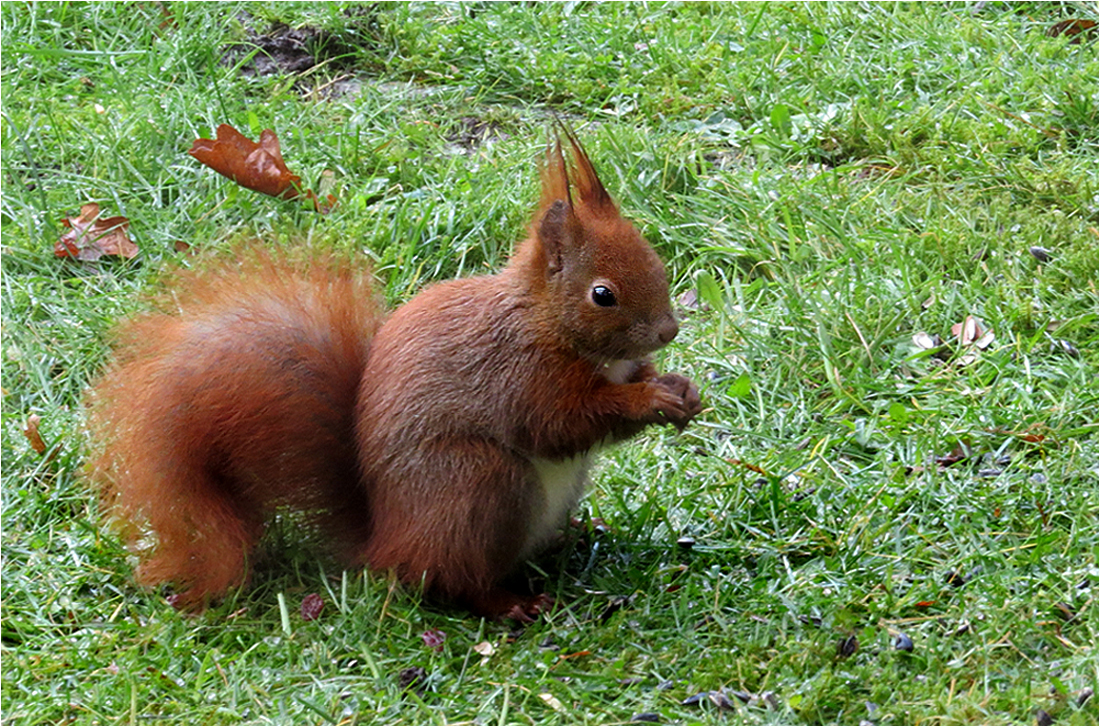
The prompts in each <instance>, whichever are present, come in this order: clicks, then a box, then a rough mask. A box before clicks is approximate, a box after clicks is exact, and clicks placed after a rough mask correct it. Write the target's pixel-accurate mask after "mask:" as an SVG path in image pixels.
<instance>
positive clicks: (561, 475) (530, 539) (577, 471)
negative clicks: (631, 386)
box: [521, 361, 642, 557]
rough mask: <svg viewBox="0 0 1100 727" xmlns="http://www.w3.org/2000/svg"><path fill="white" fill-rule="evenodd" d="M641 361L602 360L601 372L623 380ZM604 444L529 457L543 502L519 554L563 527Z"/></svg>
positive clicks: (528, 552)
mask: <svg viewBox="0 0 1100 727" xmlns="http://www.w3.org/2000/svg"><path fill="white" fill-rule="evenodd" d="M641 365H642V362H641V361H611V362H609V363H607V364H604V367H603V370H602V371H601V373H602V374H603V375H604V377H605V378H606V379H607V380H608V381H610V382H611V383H613V384H625V383H626V382H627V381H629V380H630V378H631V377H632V376H634V374H635V372H636V371H637V370H638V367H639V366H641ZM604 444H606V441H605V442H601V443H600V444H599V445H597V446H596V447H593V448H592V449H591V450H590V451H588V452H585V453H583V454H578V455H577V456H576V457H570V458H569V459H539V458H536V459H532V460H531V465H532V467H534V469H535V477H536V478H537V480H538V484H539V487H540V488H541V489H542V502H541V503H540V504H538V505H536V506H535V507H536V510H535V512H534V513H532V524H531V531H530V533H529V534H528V536H527V542H526V543H524V544H523V550H522V553H521V556H522V557H527V556H529V555H531V554H532V553H534V552H535V551H537V550H538V549H539V548H540V547H543V546H545V545H546V544H547V543H548V542H550V540H551V539H552V538H553V537H554V534H555V533H556V532H557V531H558V529H559V528H561V527H563V526H564V525H565V524H566V523H567V520H566V518H567V517H568V516H569V511H570V510H572V509H573V507H574V506H575V505H576V504H577V502H578V501H579V500H580V499H581V495H583V494H584V488H585V486H586V485H587V484H588V468H589V466H590V465H591V464H592V455H593V454H595V453H596V452H597V451H599V450H600V449H601V448H602V446H603V445H604Z"/></svg>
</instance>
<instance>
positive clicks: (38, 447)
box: [23, 414, 46, 454]
mask: <svg viewBox="0 0 1100 727" xmlns="http://www.w3.org/2000/svg"><path fill="white" fill-rule="evenodd" d="M41 421H42V417H40V416H38V415H37V414H31V415H30V416H29V417H27V426H26V427H24V428H23V436H24V437H26V438H27V441H28V442H30V443H31V449H33V450H34V451H35V452H37V453H38V454H45V453H46V443H45V442H44V441H43V440H42V435H41V434H39V433H38V424H39V422H41Z"/></svg>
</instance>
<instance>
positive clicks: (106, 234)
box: [53, 202, 138, 262]
mask: <svg viewBox="0 0 1100 727" xmlns="http://www.w3.org/2000/svg"><path fill="white" fill-rule="evenodd" d="M61 224H63V225H65V226H66V227H68V228H69V231H68V232H66V233H65V234H64V235H62V236H61V239H60V240H58V241H57V242H55V243H54V246H53V254H54V255H55V256H56V257H75V258H76V259H77V260H85V261H89V262H90V261H95V260H98V259H99V258H101V257H103V256H104V255H117V256H119V257H124V258H127V259H129V258H133V257H135V256H137V254H138V246H137V245H135V244H134V243H133V241H132V240H130V237H129V235H127V234H126V231H127V229H128V228H129V227H130V220H128V219H126V218H125V217H121V216H116V217H108V218H107V219H99V205H98V204H96V203H95V202H89V203H87V204H85V205H82V206H81V208H80V214H79V215H78V216H76V217H67V218H65V219H63V220H61Z"/></svg>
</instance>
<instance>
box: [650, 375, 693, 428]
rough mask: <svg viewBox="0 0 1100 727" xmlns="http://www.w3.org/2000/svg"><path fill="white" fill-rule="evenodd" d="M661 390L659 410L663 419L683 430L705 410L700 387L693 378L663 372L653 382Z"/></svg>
mask: <svg viewBox="0 0 1100 727" xmlns="http://www.w3.org/2000/svg"><path fill="white" fill-rule="evenodd" d="M653 383H654V384H656V385H657V387H658V388H659V389H660V390H661V394H660V396H659V400H660V403H659V404H658V405H657V407H656V408H657V411H658V412H659V413H660V414H661V415H662V417H663V421H665V422H667V423H669V424H672V425H674V426H675V427H676V428H677V429H679V430H681V431H683V429H684V427H686V426H687V425H688V422H690V421H691V420H692V419H694V418H695V416H696V415H697V414H698V413H699V412H701V411H702V410H703V402H702V400H701V399H700V398H699V387H697V386H696V385H695V382H693V381H692V380H691V379H689V378H687V377H686V376H681V375H680V374H663V375H662V376H659V377H657V379H656V380H655V381H654V382H653Z"/></svg>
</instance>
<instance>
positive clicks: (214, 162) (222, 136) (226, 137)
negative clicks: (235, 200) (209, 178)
mask: <svg viewBox="0 0 1100 727" xmlns="http://www.w3.org/2000/svg"><path fill="white" fill-rule="evenodd" d="M187 153H188V154H190V155H191V156H193V157H194V158H195V159H197V160H198V161H199V162H201V163H202V164H205V165H206V166H208V167H210V168H211V169H213V170H214V171H215V172H217V173H218V174H220V175H222V176H223V177H226V178H227V179H231V180H233V181H234V182H236V183H237V184H239V185H241V186H242V187H245V188H247V189H251V190H253V191H255V192H260V193H261V194H266V195H268V196H271V197H278V198H280V199H287V200H290V199H294V198H296V197H298V196H299V195H300V194H301V193H302V192H301V189H300V186H299V185H300V183H301V181H302V178H301V177H299V176H298V175H297V174H294V173H293V172H291V171H290V170H289V169H288V168H287V166H286V162H284V161H283V154H282V151H281V150H280V149H279V137H278V136H276V134H275V132H274V131H272V130H271V129H264V130H263V131H262V132H260V143H258V144H257V143H256V142H254V141H252V140H251V139H249V138H248V137H247V136H245V135H244V134H242V133H241V132H239V131H237V130H236V129H235V128H233V127H232V126H230V125H229V124H221V125H219V126H218V128H217V138H216V139H195V141H194V143H193V144H192V145H191V149H190V150H189V151H188V152H187Z"/></svg>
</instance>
